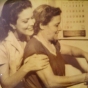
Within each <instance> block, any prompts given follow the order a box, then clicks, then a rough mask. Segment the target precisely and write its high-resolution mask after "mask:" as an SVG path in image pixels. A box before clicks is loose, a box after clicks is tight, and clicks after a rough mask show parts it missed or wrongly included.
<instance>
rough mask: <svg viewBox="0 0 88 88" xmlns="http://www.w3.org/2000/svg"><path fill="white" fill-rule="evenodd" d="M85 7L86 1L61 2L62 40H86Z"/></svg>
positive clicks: (87, 13) (87, 12) (87, 34)
mask: <svg viewBox="0 0 88 88" xmlns="http://www.w3.org/2000/svg"><path fill="white" fill-rule="evenodd" d="M58 3H59V1H58ZM87 5H88V1H66V0H64V1H61V6H60V8H61V10H62V21H61V28H62V30H63V32H62V33H63V34H62V35H63V36H62V38H71V39H72V38H73V39H75V38H77V39H88V31H87V30H88V29H87V28H88V25H87V23H88V20H87V19H88V17H87V16H88V10H87V8H88V6H87Z"/></svg>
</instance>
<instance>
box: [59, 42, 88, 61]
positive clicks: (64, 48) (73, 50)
mask: <svg viewBox="0 0 88 88" xmlns="http://www.w3.org/2000/svg"><path fill="white" fill-rule="evenodd" d="M60 52H61V54H66V55H72V56H75V57H84V58H85V59H86V60H87V61H88V52H86V51H83V50H82V49H80V48H77V47H74V46H69V45H64V44H61V50H60Z"/></svg>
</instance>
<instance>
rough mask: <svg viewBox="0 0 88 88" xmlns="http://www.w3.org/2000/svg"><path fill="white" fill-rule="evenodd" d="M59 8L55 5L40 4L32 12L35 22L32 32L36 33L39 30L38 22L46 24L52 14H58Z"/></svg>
mask: <svg viewBox="0 0 88 88" xmlns="http://www.w3.org/2000/svg"><path fill="white" fill-rule="evenodd" d="M60 14H61V9H60V8H57V7H52V6H50V5H45V4H44V5H40V6H38V7H37V8H36V9H35V10H34V12H33V15H34V18H35V24H34V34H37V33H38V32H39V30H40V26H39V25H40V23H41V24H42V25H47V24H48V23H49V22H50V21H51V19H52V18H53V17H54V16H57V15H60Z"/></svg>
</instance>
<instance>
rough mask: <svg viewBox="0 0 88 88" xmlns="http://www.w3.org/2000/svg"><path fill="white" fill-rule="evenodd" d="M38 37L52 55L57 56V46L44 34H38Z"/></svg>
mask: <svg viewBox="0 0 88 88" xmlns="http://www.w3.org/2000/svg"><path fill="white" fill-rule="evenodd" d="M36 37H37V38H38V40H39V41H40V42H41V43H42V44H43V45H44V46H45V47H46V48H47V49H48V50H49V51H50V52H51V53H53V54H54V55H56V49H55V46H54V45H53V44H52V43H51V42H50V41H49V40H48V39H47V38H46V36H45V35H44V34H42V33H38V34H37V36H36Z"/></svg>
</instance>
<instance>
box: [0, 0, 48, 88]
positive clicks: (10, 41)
mask: <svg viewBox="0 0 88 88" xmlns="http://www.w3.org/2000/svg"><path fill="white" fill-rule="evenodd" d="M34 22H35V20H34V18H33V11H32V5H31V2H30V1H29V0H7V1H6V2H5V4H4V6H3V8H2V13H1V19H0V83H1V85H2V87H3V88H13V87H15V88H23V85H22V79H23V78H24V76H25V75H26V74H27V73H28V72H30V71H35V70H40V69H43V68H46V67H47V64H48V59H47V56H45V55H36V54H35V55H33V56H31V57H28V58H27V59H26V61H25V62H24V65H22V66H21V64H22V60H23V53H24V48H25V45H26V42H27V36H29V38H30V37H31V35H32V34H33V32H34V31H33V25H34ZM41 57H42V58H41ZM35 58H38V59H40V60H39V61H37V59H36V60H35Z"/></svg>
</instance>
